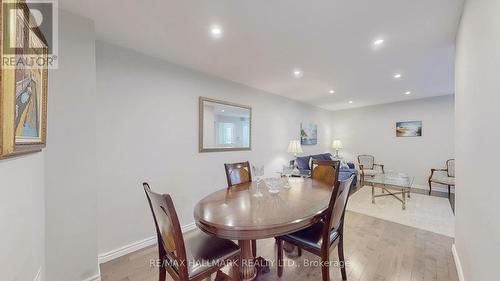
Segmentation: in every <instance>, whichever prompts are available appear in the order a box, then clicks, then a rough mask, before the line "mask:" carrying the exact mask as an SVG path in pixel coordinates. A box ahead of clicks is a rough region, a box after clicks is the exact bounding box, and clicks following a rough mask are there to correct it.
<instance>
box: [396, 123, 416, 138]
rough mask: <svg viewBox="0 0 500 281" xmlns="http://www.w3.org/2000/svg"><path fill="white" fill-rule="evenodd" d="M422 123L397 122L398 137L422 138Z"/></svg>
mask: <svg viewBox="0 0 500 281" xmlns="http://www.w3.org/2000/svg"><path fill="white" fill-rule="evenodd" d="M421 136H422V121H404V122H396V137H421Z"/></svg>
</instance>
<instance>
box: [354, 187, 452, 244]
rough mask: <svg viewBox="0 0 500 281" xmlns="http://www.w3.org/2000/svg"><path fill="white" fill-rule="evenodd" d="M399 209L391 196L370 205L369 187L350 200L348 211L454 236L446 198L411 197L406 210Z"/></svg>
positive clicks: (370, 191) (450, 210) (377, 199)
mask: <svg viewBox="0 0 500 281" xmlns="http://www.w3.org/2000/svg"><path fill="white" fill-rule="evenodd" d="M375 194H381V189H379V188H376V189H375ZM401 206H402V204H401V202H400V201H398V200H397V199H396V198H394V197H392V196H385V197H378V198H375V204H372V190H371V187H369V186H365V187H363V188H361V189H360V190H358V191H357V192H355V193H354V194H353V195H352V196H351V197H350V198H349V202H348V204H347V210H349V211H353V212H357V213H361V214H365V215H368V216H372V217H376V218H380V219H383V220H388V221H392V222H396V223H400V224H404V225H408V226H412V227H415V228H420V229H424V230H427V231H431V232H434V233H439V234H442V235H446V236H449V237H454V236H455V234H454V233H455V217H454V215H453V211H452V209H451V206H450V203H449V202H448V199H447V198H442V197H435V196H428V195H423V194H414V193H412V194H411V198H410V199H409V200H407V202H406V210H403V209H402V207H401Z"/></svg>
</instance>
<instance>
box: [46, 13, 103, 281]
mask: <svg viewBox="0 0 500 281" xmlns="http://www.w3.org/2000/svg"><path fill="white" fill-rule="evenodd" d="M59 32H60V34H59V69H57V70H54V71H51V72H50V73H49V100H48V101H49V104H48V111H49V113H48V118H49V119H48V134H47V137H48V139H47V148H46V149H45V168H46V178H45V179H46V214H47V225H46V229H47V236H46V247H47V257H46V261H47V280H48V281H74V280H83V279H85V278H89V277H91V276H94V275H96V274H97V260H96V257H97V222H96V211H97V189H96V188H97V183H96V168H95V166H96V161H97V160H96V145H95V139H96V138H95V134H96V129H95V128H96V125H95V123H96V113H95V108H96V104H97V102H98V101H97V99H96V86H95V50H94V47H95V44H94V43H95V38H94V36H95V32H94V24H93V22H92V21H90V20H88V19H85V18H82V17H79V16H76V15H73V14H71V13H68V12H64V11H60V13H59Z"/></svg>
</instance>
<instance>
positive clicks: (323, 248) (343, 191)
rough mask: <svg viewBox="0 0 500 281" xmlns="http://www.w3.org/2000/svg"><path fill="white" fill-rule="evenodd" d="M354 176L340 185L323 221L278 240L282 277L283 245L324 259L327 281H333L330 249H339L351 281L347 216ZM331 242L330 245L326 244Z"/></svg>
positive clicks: (279, 265) (322, 263) (341, 263)
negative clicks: (347, 262)
mask: <svg viewBox="0 0 500 281" xmlns="http://www.w3.org/2000/svg"><path fill="white" fill-rule="evenodd" d="M353 179H354V175H351V177H350V178H349V179H347V180H344V181H340V182H338V181H337V182H336V183H335V184H334V189H333V192H332V195H331V198H330V203H329V205H328V209H327V211H326V213H325V214H324V216H323V217H322V218H321V220H320V221H319V222H318V223H316V224H314V225H313V226H310V227H308V228H306V229H303V230H300V231H297V232H294V233H291V234H287V235H283V236H279V237H276V240H277V241H276V242H277V243H278V276H279V277H281V276H282V275H283V241H286V242H288V243H291V244H293V245H296V246H298V247H299V248H302V249H304V250H306V251H308V252H310V253H312V254H315V255H317V256H319V257H320V258H321V273H322V277H323V281H329V280H330V274H329V265H330V262H329V259H330V249H331V248H332V247H337V248H338V255H339V260H340V272H341V274H342V280H347V272H346V269H345V258H344V216H345V209H346V205H347V200H348V198H349V192H350V189H351V184H352V181H353ZM326 241H328V242H326Z"/></svg>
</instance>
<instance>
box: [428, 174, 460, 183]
mask: <svg viewBox="0 0 500 281" xmlns="http://www.w3.org/2000/svg"><path fill="white" fill-rule="evenodd" d="M431 181H432V182H435V183H440V184H445V185H453V186H454V185H455V178H454V177H448V176H443V175H436V174H435V175H433V176H432V178H431Z"/></svg>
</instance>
